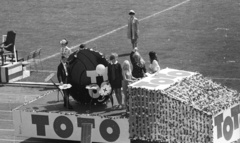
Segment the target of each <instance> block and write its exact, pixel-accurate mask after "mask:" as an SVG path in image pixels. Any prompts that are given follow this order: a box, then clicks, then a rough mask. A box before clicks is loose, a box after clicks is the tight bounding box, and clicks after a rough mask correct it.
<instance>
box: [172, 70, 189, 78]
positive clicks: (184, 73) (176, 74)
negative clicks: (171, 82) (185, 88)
mask: <svg viewBox="0 0 240 143" xmlns="http://www.w3.org/2000/svg"><path fill="white" fill-rule="evenodd" d="M168 75H171V76H176V77H179V76H190V75H191V74H190V73H189V72H185V71H170V72H168Z"/></svg>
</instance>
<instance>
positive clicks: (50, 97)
mask: <svg viewBox="0 0 240 143" xmlns="http://www.w3.org/2000/svg"><path fill="white" fill-rule="evenodd" d="M45 94H46V95H43V96H42V97H40V98H39V99H34V100H33V101H30V103H28V104H26V105H23V106H21V107H20V108H19V109H18V110H26V111H30V112H32V111H35V112H55V113H70V114H90V115H99V116H117V117H120V116H121V117H123V115H124V114H125V111H126V110H125V109H124V110H113V109H112V105H111V103H110V102H108V103H106V104H103V105H89V104H86V105H85V104H84V105H81V104H79V103H78V102H76V101H74V100H73V99H72V98H71V97H70V104H71V105H72V106H73V109H71V110H70V109H67V108H65V107H64V106H63V97H62V95H61V93H59V95H58V92H57V91H55V90H54V91H50V92H49V93H45ZM58 96H59V101H58Z"/></svg>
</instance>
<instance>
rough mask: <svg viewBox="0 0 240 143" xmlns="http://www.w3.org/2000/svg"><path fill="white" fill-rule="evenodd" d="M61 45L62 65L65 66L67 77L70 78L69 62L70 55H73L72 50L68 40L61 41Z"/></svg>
mask: <svg viewBox="0 0 240 143" xmlns="http://www.w3.org/2000/svg"><path fill="white" fill-rule="evenodd" d="M60 44H61V63H62V64H63V67H64V70H65V72H66V76H68V70H67V60H68V57H69V56H70V54H71V53H72V50H71V49H70V48H69V47H68V46H67V45H68V41H67V40H66V39H62V40H61V41H60Z"/></svg>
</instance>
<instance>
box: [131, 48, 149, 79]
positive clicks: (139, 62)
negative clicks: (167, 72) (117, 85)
mask: <svg viewBox="0 0 240 143" xmlns="http://www.w3.org/2000/svg"><path fill="white" fill-rule="evenodd" d="M133 59H134V62H132V66H133V70H132V75H133V76H134V77H135V78H143V77H145V76H146V72H147V70H146V67H145V61H144V60H143V58H142V57H141V55H140V54H139V52H137V51H136V52H135V53H134V54H133Z"/></svg>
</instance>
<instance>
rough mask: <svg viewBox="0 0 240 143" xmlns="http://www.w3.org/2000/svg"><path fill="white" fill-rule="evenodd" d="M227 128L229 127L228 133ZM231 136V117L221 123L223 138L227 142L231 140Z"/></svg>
mask: <svg viewBox="0 0 240 143" xmlns="http://www.w3.org/2000/svg"><path fill="white" fill-rule="evenodd" d="M227 126H230V130H229V131H227ZM232 134H233V121H232V119H231V117H229V116H227V117H226V118H225V120H224V123H223V135H224V138H225V139H226V140H227V141H228V140H230V139H231V138H232Z"/></svg>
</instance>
